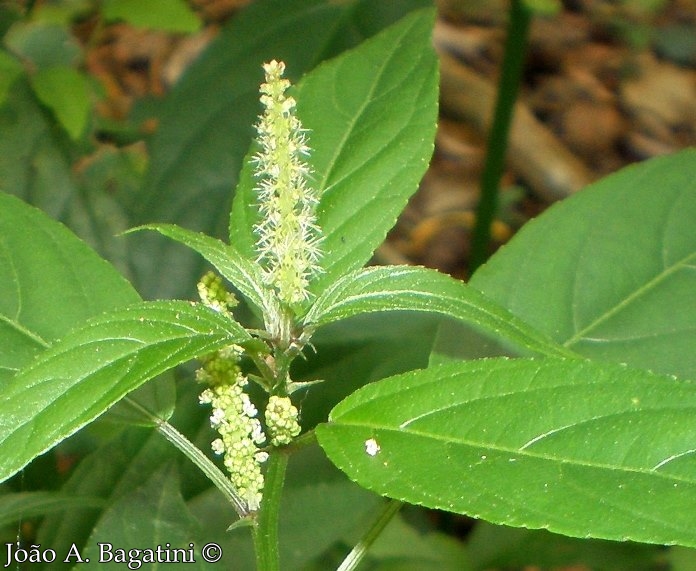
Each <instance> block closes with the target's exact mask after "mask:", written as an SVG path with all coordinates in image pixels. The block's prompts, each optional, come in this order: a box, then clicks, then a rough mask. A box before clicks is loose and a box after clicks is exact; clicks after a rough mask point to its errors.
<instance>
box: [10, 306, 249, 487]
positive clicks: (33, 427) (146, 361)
mask: <svg viewBox="0 0 696 571" xmlns="http://www.w3.org/2000/svg"><path fill="white" fill-rule="evenodd" d="M249 339H250V335H249V334H248V333H247V332H246V331H245V330H244V329H243V328H242V327H241V326H240V325H238V324H237V323H236V322H234V321H232V320H231V319H229V318H228V317H226V316H224V315H221V314H219V313H217V312H215V311H213V310H212V309H210V308H208V307H206V306H204V305H201V304H194V303H190V302H183V301H168V302H144V303H140V304H137V305H133V306H129V307H127V308H124V309H120V310H116V311H113V312H111V313H106V314H103V315H101V316H99V317H96V318H94V319H92V320H90V321H89V322H87V324H86V325H85V326H84V327H82V328H80V329H77V330H75V331H73V332H71V333H69V334H68V335H67V336H66V337H65V338H64V339H63V340H62V341H60V342H58V343H56V344H55V345H54V346H53V347H52V348H50V349H48V350H47V351H46V352H44V353H42V354H41V355H40V356H39V358H38V359H37V360H36V361H35V362H34V363H33V364H32V365H30V366H29V367H26V368H25V369H23V370H22V371H20V373H18V374H17V375H16V376H15V377H14V378H12V379H11V380H10V381H9V382H8V383H7V384H6V385H5V386H4V387H3V390H2V394H0V456H1V457H2V458H3V462H2V465H0V481H2V480H5V479H6V478H8V477H10V476H11V475H12V474H14V473H15V472H17V470H19V469H20V468H22V467H23V466H25V465H26V464H27V463H28V462H29V461H30V460H32V459H33V458H35V457H36V456H38V455H39V454H41V453H42V452H45V451H46V450H48V449H49V448H51V447H52V446H54V445H55V444H57V443H58V442H60V441H61V440H63V439H64V438H66V437H68V436H70V435H71V434H73V433H74V432H76V431H77V430H78V429H79V428H81V427H82V426H84V425H85V424H87V423H89V422H90V421H92V420H94V419H95V418H96V417H97V416H99V415H100V414H102V413H103V412H104V411H105V410H107V409H108V408H109V407H110V406H112V405H113V404H114V403H116V402H117V401H119V400H120V399H121V398H122V397H123V396H125V395H126V394H127V393H128V392H130V391H132V390H134V389H136V388H137V387H138V386H140V385H141V384H142V383H144V382H145V381H147V380H149V379H151V378H153V377H155V376H157V375H159V374H160V373H162V372H164V371H166V370H168V369H171V368H172V367H175V366H176V365H179V364H181V363H184V362H186V361H189V360H190V359H193V358H195V357H198V356H200V355H204V354H206V353H209V352H211V351H215V350H217V349H220V348H221V347H224V346H226V345H230V344H233V343H243V342H245V341H247V340H249Z"/></svg>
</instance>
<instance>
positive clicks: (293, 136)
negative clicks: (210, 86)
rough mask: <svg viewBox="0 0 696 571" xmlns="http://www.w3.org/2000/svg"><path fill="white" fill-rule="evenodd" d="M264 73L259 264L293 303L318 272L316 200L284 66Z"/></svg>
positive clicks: (274, 64)
mask: <svg viewBox="0 0 696 571" xmlns="http://www.w3.org/2000/svg"><path fill="white" fill-rule="evenodd" d="M263 69H264V71H265V75H266V82H265V83H263V84H261V88H260V91H261V94H262V95H261V103H262V104H263V106H264V107H265V111H264V113H263V115H262V116H261V117H260V119H259V123H258V124H257V125H256V130H257V132H258V142H259V144H260V146H261V151H260V152H259V153H258V154H257V155H256V156H255V157H254V163H255V166H256V176H257V178H259V179H260V182H259V184H258V186H257V188H256V190H257V192H258V204H259V213H260V215H261V219H260V221H259V222H258V224H257V225H256V226H255V231H256V234H257V237H258V241H257V251H258V261H259V262H260V263H261V265H262V266H263V267H264V270H265V279H266V283H268V284H269V285H271V286H273V287H274V288H275V289H276V291H277V292H278V297H279V299H280V300H281V301H283V302H285V303H287V304H293V303H298V302H301V301H303V300H305V299H307V297H308V295H309V294H308V291H307V287H308V285H309V278H310V277H311V276H312V275H314V274H316V273H317V272H318V271H319V264H318V262H319V258H320V256H321V252H320V249H319V242H320V241H321V238H320V236H321V232H320V230H319V228H318V226H317V222H316V215H315V210H316V206H317V203H318V198H317V196H316V192H315V191H314V190H313V189H312V188H311V187H310V186H309V185H308V184H307V182H306V181H307V177H308V176H309V174H310V169H309V166H308V165H307V164H306V163H305V162H304V161H303V160H302V159H301V157H302V156H303V155H304V156H307V155H309V147H308V146H307V139H306V136H305V131H304V130H303V128H302V124H301V123H300V120H299V119H298V118H297V117H296V116H295V115H294V111H295V100H294V99H293V98H292V97H288V96H286V95H285V91H286V90H287V88H288V87H289V86H290V82H289V81H288V80H287V79H282V75H283V73H284V72H285V64H284V63H283V62H277V61H275V60H274V61H271V62H270V63H266V64H264V66H263Z"/></svg>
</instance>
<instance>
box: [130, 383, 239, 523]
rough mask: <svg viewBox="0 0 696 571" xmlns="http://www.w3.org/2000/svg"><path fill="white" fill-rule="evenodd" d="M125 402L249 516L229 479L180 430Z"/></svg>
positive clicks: (135, 404) (143, 409) (147, 411)
mask: <svg viewBox="0 0 696 571" xmlns="http://www.w3.org/2000/svg"><path fill="white" fill-rule="evenodd" d="M125 400H126V402H128V404H129V405H130V406H131V407H133V408H134V409H135V410H136V411H138V412H139V413H140V414H142V415H143V417H144V418H146V419H148V420H149V421H150V422H152V423H153V424H154V425H155V427H156V428H157V430H158V432H159V433H160V434H162V436H164V437H165V438H166V439H167V440H169V442H171V443H172V444H173V445H174V446H176V447H177V448H178V449H179V450H180V451H181V452H182V453H183V454H184V456H186V457H187V458H188V459H189V460H191V462H193V463H194V464H195V465H196V466H198V468H200V470H201V471H202V472H203V473H204V474H205V475H206V476H207V477H208V479H209V480H210V481H211V482H212V483H213V484H214V485H215V487H217V488H218V490H220V491H221V492H222V493H223V495H224V496H225V497H226V498H227V499H228V500H229V502H230V503H231V504H232V506H233V507H234V510H235V511H236V512H237V514H239V517H240V518H246V517H248V516H249V511H248V509H247V505H246V502H245V501H244V500H243V499H242V498H241V497H240V496H239V495H238V494H237V491H236V490H235V489H234V486H233V485H232V482H231V481H230V479H229V478H228V477H227V476H225V474H223V473H222V471H221V470H220V469H219V468H218V467H217V466H216V465H215V464H214V463H213V462H212V461H211V460H210V458H208V457H207V456H206V455H205V454H203V452H201V450H200V448H198V446H196V445H195V444H194V443H193V442H191V441H190V440H189V439H188V438H186V437H185V436H184V435H183V434H181V432H179V431H178V430H177V429H176V428H174V427H173V426H172V425H171V424H169V423H168V422H167V421H166V420H164V419H162V418H159V417H158V416H157V415H156V414H153V413H152V412H150V411H149V410H148V409H146V408H145V407H144V406H142V405H141V404H139V403H137V402H135V401H134V400H133V399H132V398H130V397H125Z"/></svg>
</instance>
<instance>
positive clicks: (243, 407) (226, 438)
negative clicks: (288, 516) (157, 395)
mask: <svg viewBox="0 0 696 571" xmlns="http://www.w3.org/2000/svg"><path fill="white" fill-rule="evenodd" d="M247 383H248V381H247V379H246V378H245V377H244V376H243V375H242V374H241V373H239V372H238V373H237V375H236V377H235V381H234V382H233V383H231V384H222V385H217V386H214V387H212V388H208V389H206V390H204V391H203V392H202V393H201V396H200V399H199V400H200V402H201V403H203V404H211V405H212V406H213V413H212V415H211V416H210V425H211V426H212V427H213V428H214V429H215V430H217V432H218V434H219V435H220V438H217V439H216V440H214V441H213V443H212V448H213V451H214V452H215V453H216V454H224V460H223V462H224V464H225V468H227V470H228V472H229V473H230V479H231V480H232V483H233V484H234V487H235V488H236V489H237V493H239V495H240V496H241V497H242V498H243V499H244V500H245V501H246V502H247V506H248V508H249V510H252V511H253V510H257V509H258V508H259V506H260V505H261V498H262V495H261V491H262V490H263V484H264V480H263V474H262V473H261V463H263V462H265V461H266V460H267V459H268V453H266V452H262V451H260V450H259V446H261V445H263V444H264V443H265V441H266V436H265V434H264V433H263V430H262V428H261V423H260V422H259V420H258V419H257V418H255V417H256V415H257V413H258V411H257V410H256V407H255V406H254V405H253V403H252V402H251V401H250V400H249V396H248V395H247V394H246V393H245V392H244V387H245V386H246V385H247Z"/></svg>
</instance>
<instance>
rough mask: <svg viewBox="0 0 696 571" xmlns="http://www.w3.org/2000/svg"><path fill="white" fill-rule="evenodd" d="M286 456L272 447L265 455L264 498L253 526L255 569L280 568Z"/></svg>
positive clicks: (268, 569)
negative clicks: (280, 515) (280, 518)
mask: <svg viewBox="0 0 696 571" xmlns="http://www.w3.org/2000/svg"><path fill="white" fill-rule="evenodd" d="M288 457H289V455H288V453H287V452H286V451H285V450H274V451H273V452H272V453H271V455H270V457H269V458H268V468H267V470H266V477H265V483H264V487H263V500H262V501H261V509H260V510H259V512H258V518H257V521H256V525H255V526H254V528H253V530H254V532H253V536H254V551H255V552H256V571H279V569H280V556H279V551H278V514H279V512H280V496H281V493H282V491H283V483H284V482H285V469H286V468H287V465H288Z"/></svg>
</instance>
